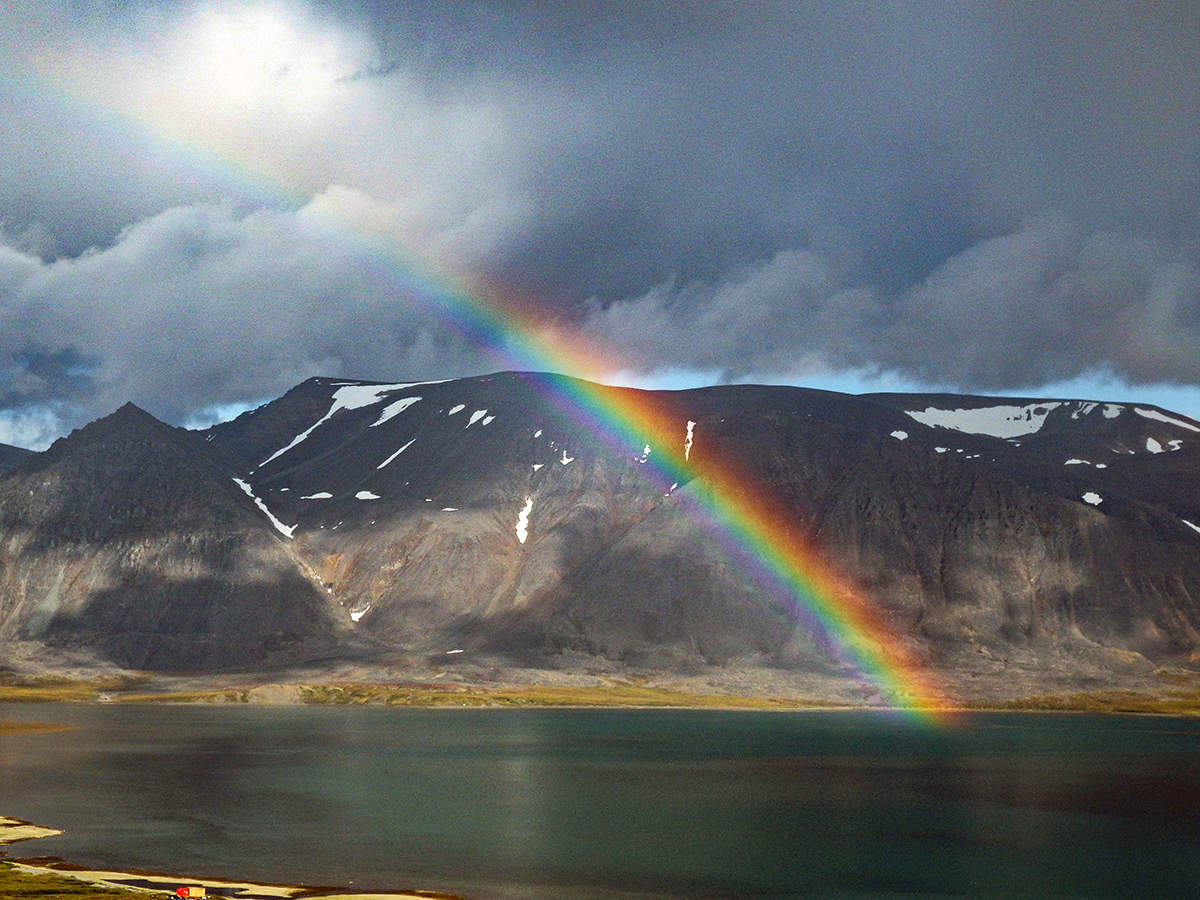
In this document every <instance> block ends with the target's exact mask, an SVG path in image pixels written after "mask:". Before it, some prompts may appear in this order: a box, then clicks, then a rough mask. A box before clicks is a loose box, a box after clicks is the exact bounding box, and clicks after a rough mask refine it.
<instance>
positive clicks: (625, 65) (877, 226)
mask: <svg viewBox="0 0 1200 900" xmlns="http://www.w3.org/2000/svg"><path fill="white" fill-rule="evenodd" d="M256 9H266V10H268V12H269V16H268V18H267V19H266V20H264V21H265V23H266V24H265V25H264V24H263V21H258V23H257V26H261V27H262V28H264V31H263V34H264V35H267V36H269V38H270V40H269V41H268V42H267V43H268V44H269V46H268V49H269V50H270V51H271V53H273V54H274V55H270V54H264V56H263V59H262V60H259V61H258V62H259V63H261V65H260V66H259V68H258V69H255V68H254V67H253V66H250V67H247V63H248V58H250V59H249V62H255V60H254V59H253V58H252V57H253V56H254V54H255V53H257V52H258V48H256V46H254V45H251V46H250V47H249V48H241V47H235V48H234V51H232V52H226V50H227V48H226V49H224V50H223V48H224V47H225V44H230V45H232V44H236V42H237V40H238V37H237V36H238V35H239V34H240V33H245V32H246V31H247V29H246V27H244V26H245V23H244V22H242V21H241V20H239V19H237V18H236V17H237V16H242V15H246V14H247V13H246V10H256ZM14 10H15V12H14ZM0 15H7V16H8V19H7V22H6V24H8V25H12V26H13V27H8V28H6V29H4V33H5V34H7V35H8V37H6V38H0V63H3V64H4V65H5V66H6V68H7V69H9V70H11V72H13V73H15V75H14V77H12V78H8V79H0V102H4V103H5V104H6V105H7V108H9V109H10V110H11V111H12V115H8V116H6V117H2V118H0V166H2V167H3V170H4V171H5V172H6V173H7V174H6V176H5V177H4V178H3V179H0V225H2V228H3V233H4V234H7V235H9V236H10V238H9V239H8V240H7V241H6V242H5V246H6V247H7V248H9V249H3V248H0V319H2V320H3V322H4V324H5V332H4V334H3V336H2V337H0V371H3V372H4V373H6V377H8V378H11V379H13V380H14V383H16V382H18V381H20V380H21V379H23V378H24V379H27V380H28V384H30V385H35V386H36V385H42V387H40V388H38V390H41V391H43V394H42V395H38V396H41V397H42V398H43V400H45V401H46V402H49V401H51V400H53V399H54V398H56V397H57V398H58V399H60V400H66V399H71V400H72V401H74V402H78V403H80V404H81V409H83V410H84V412H86V411H88V410H93V409H97V408H99V407H100V406H101V405H103V404H105V403H115V402H120V401H121V400H123V399H125V397H126V396H131V397H134V398H135V399H139V400H141V401H142V402H144V403H146V404H147V405H149V406H150V407H151V408H153V409H155V410H156V411H158V412H159V413H160V414H164V415H171V416H174V417H176V418H177V419H178V418H181V417H183V416H184V415H186V413H187V412H188V411H189V410H192V409H195V408H197V407H198V406H201V405H204V404H206V403H217V402H231V401H235V400H238V399H249V398H257V397H261V396H264V395H267V394H270V393H272V392H274V391H277V390H280V389H282V388H285V387H287V386H288V384H290V383H291V382H292V381H295V380H299V379H300V378H302V377H304V376H306V375H308V374H312V373H313V372H325V373H328V374H346V375H371V374H376V373H378V374H380V375H382V376H384V377H392V376H395V375H397V374H404V373H408V374H412V375H414V376H425V375H428V376H436V375H448V374H465V373H466V372H468V371H472V370H477V368H475V369H473V367H478V366H484V367H486V365H487V362H486V361H483V360H480V358H479V357H478V356H477V354H475V353H474V352H473V351H472V350H470V349H469V348H463V347H460V346H459V344H458V343H456V340H455V338H454V337H453V334H452V332H450V331H448V330H446V329H445V328H444V327H442V326H440V325H437V324H435V320H436V314H435V313H433V312H431V311H430V310H429V309H417V308H414V307H412V306H411V304H406V303H405V302H399V301H398V300H397V298H396V296H395V294H394V293H392V292H391V291H390V286H389V285H388V284H387V282H386V278H385V279H384V281H383V283H381V282H380V280H379V274H380V273H379V270H378V268H372V266H371V265H370V264H368V263H367V262H365V261H364V259H363V258H362V256H361V254H356V253H355V251H354V250H353V248H352V246H348V245H347V244H346V242H345V240H344V238H339V237H337V236H336V235H331V234H330V233H328V232H325V231H322V230H321V229H319V228H316V227H314V226H313V225H312V219H313V216H314V211H316V210H328V209H329V208H333V209H334V210H335V212H336V215H337V219H338V221H339V222H340V223H342V224H343V226H344V227H343V228H342V229H341V232H342V234H343V235H344V234H345V233H346V232H351V233H353V232H355V231H359V232H362V231H366V232H370V233H373V234H374V233H382V234H387V235H390V236H391V237H392V238H395V239H397V240H400V241H401V242H402V243H403V244H404V245H405V246H406V247H409V248H411V249H413V250H415V251H416V252H418V253H420V254H423V255H424V256H426V257H427V258H433V259H436V260H438V262H439V264H444V265H445V266H446V267H448V268H450V269H452V270H455V271H458V272H463V273H466V274H474V275H479V276H482V277H485V278H491V279H499V280H501V281H503V282H507V283H508V284H510V285H512V286H515V287H516V288H517V289H519V290H521V291H524V292H525V293H526V294H527V295H528V297H529V298H531V299H532V302H535V303H537V304H540V306H541V310H542V312H543V315H544V317H545V318H546V320H547V321H553V322H555V323H558V325H559V326H564V325H567V324H572V323H573V324H574V325H575V326H577V327H578V328H580V329H581V330H582V331H583V333H585V334H586V335H588V336H589V337H590V338H592V339H595V340H597V341H600V342H602V343H604V344H606V345H608V346H611V347H613V348H617V349H619V350H620V351H621V354H622V357H623V361H622V364H623V365H627V366H628V367H630V368H633V369H636V370H638V371H641V372H645V373H653V372H655V371H660V370H664V369H678V368H690V369H696V370H701V371H705V372H720V373H724V374H725V376H726V377H755V376H756V375H758V376H764V377H765V376H768V375H781V374H788V373H796V374H798V375H803V374H804V373H805V372H816V371H822V370H831V369H832V370H836V369H839V368H854V369H860V370H879V371H888V372H895V373H898V374H899V375H901V376H906V377H909V378H913V379H922V380H926V381H930V382H935V383H938V384H942V385H949V386H957V387H961V388H964V389H1004V388H1018V387H1035V386H1036V385H1038V384H1041V383H1045V382H1047V381H1049V380H1057V379H1063V378H1069V377H1072V376H1075V375H1078V374H1080V373H1084V372H1089V371H1110V372H1112V373H1114V374H1115V375H1117V376H1118V377H1121V378H1125V379H1127V380H1131V381H1142V382H1152V381H1163V382H1176V383H1191V384H1194V383H1196V382H1198V381H1200V371H1198V363H1197V360H1200V337H1198V335H1200V286H1198V282H1200V279H1198V276H1197V265H1198V260H1200V8H1197V7H1196V6H1193V5H1185V4H1160V3H1153V4H1135V3H1126V4H1108V3H1095V4H1073V3H1063V4H1057V3H1055V4H1049V3H1047V4H1036V5H1034V4H1021V5H1018V4H1008V3H995V4H987V3H979V4H949V3H879V2H873V3H864V4H847V3H825V4H808V3H806V4H792V3H779V4H773V3H717V2H696V3H678V2H660V3H646V4H628V3H615V2H614V3H599V4H598V3H562V2H553V3H552V2H536V3H535V2H503V3H502V2H486V3H485V2H479V3H456V4H445V3H433V2H426V3H406V4H397V3H391V2H383V0H377V2H365V0H354V2H351V0H343V2H335V3H322V4H315V3H314V4H305V3H300V2H287V0H283V2H279V3H274V4H257V3H250V4H234V3H226V2H219V0H214V2H211V3H209V2H188V3H165V2H164V3H153V2H144V3H120V4H114V3H103V2H87V3H78V2H76V3H64V4H61V5H55V4H52V3H49V2H38V0H17V3H15V4H14V5H13V6H12V7H11V8H10V10H9V11H8V12H6V13H0ZM222 17H224V18H222ZM214 22H216V26H220V25H221V23H222V22H224V23H225V27H226V31H219V30H218V31H215V32H213V31H212V30H211V29H212V28H213V27H216V26H214V25H213V23H214ZM14 23H15V24H14ZM230 23H232V26H231V25H230ZM17 25H19V27H17ZM257 26H256V27H257ZM275 26H279V27H278V28H275ZM285 26H286V27H285ZM203 28H209V29H210V31H209V32H204V33H205V34H210V37H211V34H216V35H217V36H218V37H217V39H215V41H214V40H210V41H209V43H204V44H199V43H196V41H195V40H194V39H193V35H194V34H197V33H200V31H201V30H202V29H203ZM273 28H274V30H272V29H273ZM264 40H266V38H264ZM222 42H224V43H222ZM205 54H208V55H207V56H205ZM213 54H216V55H213ZM239 67H240V68H239ZM306 67H307V68H306ZM30 72H34V74H33V75H30V74H29V73H30ZM230 73H233V75H230ZM264 73H265V74H264ZM234 76H236V77H234ZM260 76H261V77H262V81H261V84H259V83H257V82H254V78H256V77H260ZM222 92H225V93H222ZM196 148H200V151H201V152H199V153H197V152H196ZM231 159H232V160H233V161H234V162H235V163H236V164H237V165H235V166H234V167H232V169H231V168H230V167H228V166H222V165H214V162H219V163H227V162H228V161H229V160H231ZM246 171H248V172H250V173H251V176H252V177H250V178H242V179H240V180H239V177H238V172H246ZM310 198H312V200H311V202H310ZM213 201H217V203H216V205H212V204H213ZM351 243H353V242H351ZM88 246H95V247H96V248H98V249H97V250H95V251H93V252H91V253H83V252H82V251H83V250H84V248H86V247H88ZM4 254H7V255H4ZM55 255H57V256H58V257H59V260H58V262H56V263H53V264H50V263H48V262H47V261H48V260H50V259H52V258H54V257H55ZM297 316H299V317H300V318H297ZM251 334H252V335H253V338H252V339H251V338H250V337H248V336H247V335H251ZM63 354H76V355H78V357H79V358H80V359H86V360H89V361H91V362H92V363H94V365H93V364H89V366H81V365H80V364H79V360H74V359H73V358H71V357H69V356H64V355H63ZM31 360H42V361H43V362H41V363H38V365H41V366H43V368H44V367H45V366H47V365H49V364H50V363H49V362H45V361H52V360H63V361H64V364H63V366H62V368H63V371H64V372H66V371H70V372H73V373H74V375H71V376H70V377H67V376H64V377H63V378H53V377H47V376H46V374H45V373H44V372H43V374H42V375H41V376H38V375H37V373H35V372H33V371H32V368H33V366H32V365H31V362H30V361H31ZM39 377H40V378H41V379H42V380H41V381H38V378H39ZM71 378H76V379H78V378H86V379H88V381H87V385H89V386H90V390H91V391H92V395H91V397H87V396H84V394H83V393H81V389H82V387H84V384H83V383H82V382H78V381H72V380H71ZM21 383H25V382H21ZM11 390H14V391H15V390H18V389H17V388H13V389H11ZM29 390H31V391H32V390H33V388H30V389H29ZM5 396H8V394H5ZM12 396H15V394H13V395H12ZM29 396H31V397H32V396H34V395H33V394H30V395H29ZM84 412H81V413H80V415H83V414H84Z"/></svg>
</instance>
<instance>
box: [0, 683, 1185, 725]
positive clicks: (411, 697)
mask: <svg viewBox="0 0 1200 900" xmlns="http://www.w3.org/2000/svg"><path fill="white" fill-rule="evenodd" d="M23 702H85V703H86V702H95V703H189V704H191V703H196V704H231V705H264V706H297V705H316V706H321V705H326V706H389V707H414V708H497V709H502V708H508V709H520V708H613V709H671V708H677V709H711V710H731V711H732V710H781V711H799V710H863V711H871V710H887V709H900V710H903V711H905V712H914V713H917V714H927V715H931V716H934V717H937V716H939V715H954V714H956V713H967V712H1088V713H1117V714H1144V715H1150V714H1152V715H1172V716H1197V715H1200V676H1195V677H1188V678H1180V677H1174V678H1169V679H1168V678H1166V677H1165V676H1164V677H1163V678H1162V680H1161V686H1160V687H1158V689H1156V690H1132V689H1108V690H1093V691H1075V692H1060V693H1045V694H1037V695H1031V696H1022V697H1010V698H994V699H992V698H975V699H965V700H957V701H956V700H951V699H947V701H946V703H945V705H944V706H934V707H911V706H907V705H904V704H903V702H901V703H899V704H894V703H888V702H885V701H883V700H882V698H879V697H874V698H869V699H864V700H863V701H862V702H848V700H847V699H845V698H838V699H827V698H822V697H819V696H817V697H813V696H808V697H806V696H795V695H790V696H788V695H785V696H777V695H776V696H772V695H761V694H753V693H745V694H740V693H731V692H728V691H722V692H719V693H718V692H713V691H711V690H710V691H704V690H698V689H696V685H694V684H693V685H686V686H681V685H678V684H674V683H671V682H670V681H669V680H661V681H657V680H654V679H650V678H639V677H628V678H624V677H608V678H604V679H602V680H601V679H598V683H593V684H542V683H519V684H513V683H496V682H484V683H479V682H470V681H436V680H428V679H426V680H419V681H418V680H414V681H356V680H338V681H332V680H330V681H285V682H275V683H255V682H242V683H237V684H232V685H223V684H221V682H220V681H219V680H216V679H214V680H213V681H209V682H208V683H204V681H202V680H199V679H197V680H196V681H191V682H187V683H184V684H182V685H181V683H180V680H178V679H169V678H164V679H158V680H152V679H151V678H149V677H138V678H103V677H101V678H91V679H88V678H65V677H64V678H59V677H46V676H39V677H30V678H26V679H23V680H14V679H8V680H6V681H4V682H0V703H23ZM62 727H63V726H50V725H42V726H38V725H33V724H30V723H15V722H14V723H9V724H8V725H7V726H6V724H5V723H3V722H0V733H4V731H5V730H14V729H19V730H25V731H28V730H31V729H35V728H41V729H53V728H62Z"/></svg>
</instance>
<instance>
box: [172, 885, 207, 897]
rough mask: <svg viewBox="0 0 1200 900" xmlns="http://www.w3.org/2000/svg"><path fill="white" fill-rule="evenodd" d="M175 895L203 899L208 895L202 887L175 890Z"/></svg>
mask: <svg viewBox="0 0 1200 900" xmlns="http://www.w3.org/2000/svg"><path fill="white" fill-rule="evenodd" d="M175 893H176V894H178V895H179V896H180V897H189V898H190V897H205V896H207V895H208V891H206V890H205V889H204V888H202V887H181V888H176V889H175Z"/></svg>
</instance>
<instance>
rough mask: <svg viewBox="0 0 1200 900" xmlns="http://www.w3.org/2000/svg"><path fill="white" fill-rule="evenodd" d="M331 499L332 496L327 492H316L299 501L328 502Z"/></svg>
mask: <svg viewBox="0 0 1200 900" xmlns="http://www.w3.org/2000/svg"><path fill="white" fill-rule="evenodd" d="M332 498H333V494H331V493H329V491H317V492H316V493H315V494H309V495H308V496H305V497H301V498H300V499H301V500H330V499H332Z"/></svg>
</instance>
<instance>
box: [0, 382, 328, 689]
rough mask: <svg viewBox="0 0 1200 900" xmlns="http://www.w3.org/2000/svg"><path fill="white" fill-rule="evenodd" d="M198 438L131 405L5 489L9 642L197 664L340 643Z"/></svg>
mask: <svg viewBox="0 0 1200 900" xmlns="http://www.w3.org/2000/svg"><path fill="white" fill-rule="evenodd" d="M199 444H200V439H199V438H198V437H197V436H196V435H193V434H189V433H187V432H183V431H180V430H178V429H173V428H171V427H169V426H167V425H164V424H163V423H161V422H158V421H157V420H155V419H154V418H153V417H151V416H150V415H148V414H147V413H145V412H143V411H141V410H140V409H137V408H136V407H134V406H131V405H127V406H125V407H122V408H121V409H120V410H118V411H117V412H115V413H113V414H112V415H111V416H108V417H107V418H105V419H101V420H99V421H97V422H94V423H92V424H91V425H89V426H87V427H86V428H83V429H80V430H79V431H76V432H74V433H73V434H71V435H70V436H69V437H67V438H65V439H63V440H60V441H57V442H56V443H55V444H54V445H53V446H51V447H50V448H49V449H48V450H46V451H45V452H44V453H41V454H38V455H37V456H34V457H33V458H31V459H30V460H28V461H27V462H26V463H25V464H24V465H23V466H21V467H19V468H18V469H17V470H16V471H14V472H12V473H10V474H9V476H8V477H7V478H5V479H4V480H3V481H0V638H8V639H13V638H27V639H39V640H43V641H46V642H47V643H49V644H51V645H56V646H79V647H85V648H90V649H92V650H95V651H96V652H97V653H99V655H100V656H101V657H103V658H106V659H109V660H111V661H113V662H116V663H118V664H120V665H124V666H130V667H135V668H149V669H184V670H188V669H211V668H221V667H228V666H233V665H245V664H250V663H253V664H264V665H269V664H270V663H271V662H272V661H273V660H275V659H280V660H282V659H287V660H294V659H297V658H304V657H306V656H310V655H312V654H314V653H322V652H326V651H328V650H329V649H331V648H332V647H334V646H335V645H336V644H337V642H338V641H337V637H338V635H339V633H340V632H341V631H342V625H341V622H340V620H341V616H340V615H339V611H337V610H336V609H334V608H331V606H330V604H329V602H328V600H327V599H326V595H325V593H324V592H323V591H322V590H321V589H320V588H319V586H318V585H317V584H316V583H315V581H314V580H313V579H312V578H311V577H308V576H307V575H306V573H305V570H304V567H303V564H302V561H301V560H300V559H299V558H297V557H296V556H295V555H294V554H293V553H292V552H291V548H290V547H289V546H287V545H286V544H283V543H281V542H280V541H278V540H276V539H275V537H274V536H273V535H272V534H271V533H270V531H269V530H267V529H264V528H263V526H262V514H261V513H260V512H259V511H258V510H257V509H256V508H255V506H254V504H253V502H252V501H251V500H250V499H249V498H248V497H247V496H246V495H245V494H244V493H243V492H242V491H241V490H240V489H239V488H238V486H237V485H236V484H235V483H234V482H233V481H232V480H231V478H230V476H229V475H228V474H226V473H225V472H224V471H223V470H222V469H221V468H220V467H219V466H218V465H217V464H215V463H214V462H213V461H212V459H211V458H210V456H209V455H208V454H206V453H204V452H203V451H202V449H201V448H200V446H199Z"/></svg>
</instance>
